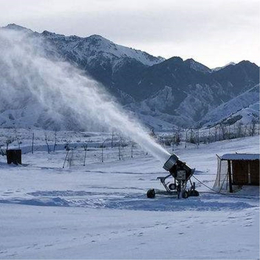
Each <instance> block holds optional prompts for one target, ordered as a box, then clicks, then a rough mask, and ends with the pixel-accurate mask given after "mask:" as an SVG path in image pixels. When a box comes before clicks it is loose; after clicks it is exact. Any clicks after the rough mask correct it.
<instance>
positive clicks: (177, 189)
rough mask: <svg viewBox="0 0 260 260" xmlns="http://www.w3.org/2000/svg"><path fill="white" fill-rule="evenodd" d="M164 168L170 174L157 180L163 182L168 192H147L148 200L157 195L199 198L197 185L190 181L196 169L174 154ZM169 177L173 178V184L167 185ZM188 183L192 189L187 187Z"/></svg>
mask: <svg viewBox="0 0 260 260" xmlns="http://www.w3.org/2000/svg"><path fill="white" fill-rule="evenodd" d="M163 168H164V169H165V170H166V171H169V172H170V174H168V175H167V176H165V177H158V178H157V179H159V180H160V181H161V183H162V185H163V186H164V188H165V190H166V191H160V190H155V189H150V190H148V191H147V197H148V198H154V197H155V194H166V195H168V194H170V195H177V196H178V198H180V196H181V197H182V198H185V199H186V198H188V197H189V196H199V193H198V191H196V190H195V183H194V182H193V183H192V182H191V180H190V178H191V177H192V175H193V174H194V172H195V169H191V168H190V167H189V166H188V165H187V164H186V163H185V162H182V161H181V160H179V157H178V156H177V155H175V154H172V155H171V156H170V157H169V159H168V160H167V161H166V162H165V163H164V165H163ZM169 177H172V178H173V182H168V183H166V179H167V178H169ZM188 182H190V188H188V187H187V184H188Z"/></svg>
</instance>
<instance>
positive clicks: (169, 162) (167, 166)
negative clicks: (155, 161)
mask: <svg viewBox="0 0 260 260" xmlns="http://www.w3.org/2000/svg"><path fill="white" fill-rule="evenodd" d="M178 160H179V158H178V156H177V155H175V154H172V155H171V156H170V158H169V159H168V160H167V161H166V162H165V164H164V165H163V169H165V170H166V171H170V169H171V168H172V167H173V166H174V165H175V164H176V162H177V161H178Z"/></svg>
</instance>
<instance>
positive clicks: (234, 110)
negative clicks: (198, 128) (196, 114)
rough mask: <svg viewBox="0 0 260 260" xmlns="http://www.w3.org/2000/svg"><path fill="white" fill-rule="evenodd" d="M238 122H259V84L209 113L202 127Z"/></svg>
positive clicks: (202, 121) (202, 122)
mask: <svg viewBox="0 0 260 260" xmlns="http://www.w3.org/2000/svg"><path fill="white" fill-rule="evenodd" d="M238 121H239V122H241V123H244V124H248V123H252V121H256V122H259V84H258V85H256V86H255V87H253V88H251V89H250V90H248V91H246V92H245V93H243V94H241V95H239V96H237V97H235V98H233V99H232V100H230V101H229V102H226V103H223V104H222V105H220V106H218V107H217V108H215V109H213V110H212V111H210V112H208V113H207V114H206V116H205V117H204V118H203V119H202V120H201V121H200V125H202V126H212V125H214V124H217V123H224V124H234V123H236V122H238Z"/></svg>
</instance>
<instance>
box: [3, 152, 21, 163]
mask: <svg viewBox="0 0 260 260" xmlns="http://www.w3.org/2000/svg"><path fill="white" fill-rule="evenodd" d="M6 157H7V163H8V164H11V163H14V164H17V165H18V164H22V150H21V149H10V150H6Z"/></svg>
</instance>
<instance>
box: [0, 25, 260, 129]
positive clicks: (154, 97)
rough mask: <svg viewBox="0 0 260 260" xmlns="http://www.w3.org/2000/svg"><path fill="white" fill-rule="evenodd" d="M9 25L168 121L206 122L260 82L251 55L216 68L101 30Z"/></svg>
mask: <svg viewBox="0 0 260 260" xmlns="http://www.w3.org/2000/svg"><path fill="white" fill-rule="evenodd" d="M5 29H7V30H24V31H26V32H27V33H28V35H30V36H28V37H31V36H32V37H36V38H38V37H40V38H41V39H43V40H44V42H46V45H44V48H45V51H46V53H48V52H50V53H51V55H53V56H55V55H57V56H58V57H60V58H62V59H64V60H65V61H68V62H70V63H72V64H74V65H76V66H77V67H78V68H80V69H81V70H82V71H83V72H84V73H86V75H89V76H91V77H92V78H93V79H95V80H97V81H98V82H100V83H101V84H102V85H103V86H104V87H105V88H106V89H107V90H108V92H110V93H111V94H112V95H113V96H115V97H116V98H117V100H118V101H119V102H120V103H121V104H122V105H123V106H124V107H125V108H126V109H128V110H130V111H132V112H134V113H135V114H136V116H137V117H139V118H144V117H146V116H148V117H149V118H150V117H154V119H156V120H157V121H160V122H162V121H164V122H166V123H165V125H167V126H169V124H171V125H178V126H181V127H190V126H195V125H201V124H202V123H201V122H203V119H204V118H207V115H208V114H209V115H210V112H211V111H213V110H215V109H217V108H218V107H219V106H221V105H222V104H224V103H226V102H229V101H230V100H232V99H234V98H235V97H237V96H239V95H241V94H243V93H245V92H246V91H248V90H249V89H250V88H253V87H254V86H256V85H257V84H258V83H259V67H258V66H257V65H256V64H254V63H252V62H250V61H241V62H239V63H237V64H233V63H232V64H229V65H227V66H223V67H221V68H218V69H215V70H214V69H210V68H208V67H207V66H205V65H203V64H201V63H199V62H197V61H195V60H194V59H192V58H190V59H187V60H183V59H182V58H181V57H177V56H176V57H172V58H169V59H164V58H162V57H155V56H152V55H150V54H148V53H146V52H143V51H140V50H135V49H132V48H128V47H125V46H121V45H118V44H115V43H113V42H112V41H110V40H108V39H106V38H104V37H102V36H100V35H91V36H89V37H85V38H83V37H79V36H75V35H72V36H65V35H62V34H56V33H52V32H48V31H43V32H42V33H37V32H33V31H32V30H30V29H27V28H24V27H21V26H17V25H14V24H11V25H8V26H6V27H5ZM47 43H48V44H47ZM50 46H51V47H50ZM50 48H51V49H50ZM231 112H232V111H231ZM233 112H234V111H233ZM258 114H259V113H258ZM12 116H13V115H12ZM13 117H14V118H15V116H13ZM144 121H145V120H144ZM204 121H205V120H204ZM205 122H206V121H205ZM0 124H1V120H0ZM2 125H4V124H2Z"/></svg>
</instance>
